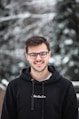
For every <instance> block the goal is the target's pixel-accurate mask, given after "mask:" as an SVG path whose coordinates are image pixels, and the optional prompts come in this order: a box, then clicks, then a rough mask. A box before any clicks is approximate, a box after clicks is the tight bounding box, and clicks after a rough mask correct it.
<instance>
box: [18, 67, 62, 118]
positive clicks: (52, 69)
mask: <svg viewBox="0 0 79 119" xmlns="http://www.w3.org/2000/svg"><path fill="white" fill-rule="evenodd" d="M48 70H49V71H50V72H51V74H52V75H51V76H50V77H49V78H48V80H44V81H41V82H39V81H37V80H32V77H31V75H30V67H28V68H25V69H23V70H22V74H21V76H20V78H21V79H22V80H25V81H29V82H31V83H32V94H31V110H34V109H35V108H34V107H35V100H36V99H37V100H38V99H39V100H40V101H41V119H44V104H45V103H44V102H45V99H46V95H45V91H44V90H45V84H46V83H47V84H50V83H54V82H57V81H59V79H60V77H61V76H60V74H59V73H58V72H57V71H56V69H55V67H54V66H48ZM37 84H38V85H41V92H40V94H39V93H38V94H37V93H36V92H37V91H36V88H35V87H36V86H35V85H37Z"/></svg>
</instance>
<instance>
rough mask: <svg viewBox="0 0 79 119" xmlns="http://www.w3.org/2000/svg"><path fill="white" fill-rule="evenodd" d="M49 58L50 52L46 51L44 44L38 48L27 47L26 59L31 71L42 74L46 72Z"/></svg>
mask: <svg viewBox="0 0 79 119" xmlns="http://www.w3.org/2000/svg"><path fill="white" fill-rule="evenodd" d="M50 56H51V52H50V51H48V49H47V46H46V45H45V44H44V43H42V44H40V45H38V46H31V47H28V53H26V59H27V60H28V61H29V63H30V66H31V71H32V70H34V71H36V72H42V71H44V70H46V68H47V65H48V61H49V58H50Z"/></svg>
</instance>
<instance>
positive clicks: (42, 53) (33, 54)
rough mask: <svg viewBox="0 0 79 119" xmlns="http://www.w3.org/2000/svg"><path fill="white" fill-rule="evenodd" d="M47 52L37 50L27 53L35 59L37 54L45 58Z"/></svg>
mask: <svg viewBox="0 0 79 119" xmlns="http://www.w3.org/2000/svg"><path fill="white" fill-rule="evenodd" d="M47 54H48V52H39V53H28V55H29V56H30V57H31V58H33V59H35V58H36V57H37V56H38V55H39V56H40V57H41V58H45V57H46V56H47Z"/></svg>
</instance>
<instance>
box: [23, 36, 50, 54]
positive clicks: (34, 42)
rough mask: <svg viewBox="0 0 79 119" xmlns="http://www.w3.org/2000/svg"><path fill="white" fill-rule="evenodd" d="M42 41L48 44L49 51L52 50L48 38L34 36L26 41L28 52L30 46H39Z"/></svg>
mask: <svg viewBox="0 0 79 119" xmlns="http://www.w3.org/2000/svg"><path fill="white" fill-rule="evenodd" d="M42 43H44V44H45V45H46V46H47V49H48V51H50V46H49V43H48V41H47V39H46V38H44V37H42V36H34V37H31V38H29V39H27V40H26V42H25V47H26V52H28V47H30V46H37V45H40V44H42Z"/></svg>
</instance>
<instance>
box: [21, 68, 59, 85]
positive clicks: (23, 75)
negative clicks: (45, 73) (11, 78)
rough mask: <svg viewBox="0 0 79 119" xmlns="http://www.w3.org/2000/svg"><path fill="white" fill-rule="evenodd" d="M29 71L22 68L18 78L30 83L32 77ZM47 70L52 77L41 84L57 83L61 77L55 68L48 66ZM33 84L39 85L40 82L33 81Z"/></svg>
mask: <svg viewBox="0 0 79 119" xmlns="http://www.w3.org/2000/svg"><path fill="white" fill-rule="evenodd" d="M30 70H31V69H30V67H27V68H24V69H23V70H22V73H21V75H20V78H21V79H22V80H25V81H32V77H31V75H30ZM48 70H49V71H50V72H51V73H52V75H51V77H50V78H49V80H44V81H42V82H44V83H54V82H57V81H58V80H59V79H60V78H61V75H60V74H59V72H58V71H57V70H56V68H55V67H54V66H48ZM35 83H40V82H39V81H36V80H35Z"/></svg>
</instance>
